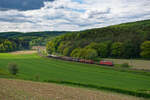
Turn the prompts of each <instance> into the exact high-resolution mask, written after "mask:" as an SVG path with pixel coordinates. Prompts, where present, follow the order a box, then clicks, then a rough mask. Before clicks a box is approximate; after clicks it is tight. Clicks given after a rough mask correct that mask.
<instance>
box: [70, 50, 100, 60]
mask: <svg viewBox="0 0 150 100" xmlns="http://www.w3.org/2000/svg"><path fill="white" fill-rule="evenodd" d="M71 56H72V57H76V58H83V59H94V58H95V57H97V56H98V54H97V51H96V50H95V49H91V48H83V49H80V48H76V49H74V50H73V51H72V53H71Z"/></svg>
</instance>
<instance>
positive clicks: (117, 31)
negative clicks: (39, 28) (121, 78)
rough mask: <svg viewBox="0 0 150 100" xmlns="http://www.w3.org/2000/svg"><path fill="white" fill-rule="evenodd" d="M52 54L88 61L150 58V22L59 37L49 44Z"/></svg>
mask: <svg viewBox="0 0 150 100" xmlns="http://www.w3.org/2000/svg"><path fill="white" fill-rule="evenodd" d="M47 51H48V53H49V54H57V55H64V56H72V57H77V58H84V59H94V58H96V57H103V58H105V57H111V58H141V57H142V58H148V59H149V58H150V20H144V21H137V22H130V23H124V24H120V25H113V26H108V27H104V28H96V29H89V30H84V31H79V32H73V33H68V34H64V35H61V36H57V37H56V38H54V39H53V40H51V41H50V42H48V43H47Z"/></svg>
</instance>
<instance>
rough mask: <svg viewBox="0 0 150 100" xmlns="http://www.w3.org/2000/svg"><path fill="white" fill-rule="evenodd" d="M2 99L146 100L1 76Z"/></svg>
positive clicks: (0, 97) (0, 96)
mask: <svg viewBox="0 0 150 100" xmlns="http://www.w3.org/2000/svg"><path fill="white" fill-rule="evenodd" d="M0 99H1V100H144V99H141V98H136V97H132V96H128V95H122V94H117V93H111V92H105V91H96V90H88V89H84V88H74V87H69V86H63V85H57V84H51V83H39V82H31V81H23V80H9V79H1V78H0Z"/></svg>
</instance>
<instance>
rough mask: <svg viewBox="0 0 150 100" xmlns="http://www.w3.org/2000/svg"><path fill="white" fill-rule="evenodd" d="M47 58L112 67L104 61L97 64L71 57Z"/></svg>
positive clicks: (109, 62)
mask: <svg viewBox="0 0 150 100" xmlns="http://www.w3.org/2000/svg"><path fill="white" fill-rule="evenodd" d="M48 57H50V58H55V59H61V60H66V61H74V62H80V63H86V64H97V65H106V66H114V64H113V62H112V61H106V60H103V61H99V62H94V61H93V60H87V59H79V58H72V57H67V56H56V55H48Z"/></svg>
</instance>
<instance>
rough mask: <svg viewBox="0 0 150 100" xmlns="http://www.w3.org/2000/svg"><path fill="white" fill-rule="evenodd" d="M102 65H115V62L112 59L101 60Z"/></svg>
mask: <svg viewBox="0 0 150 100" xmlns="http://www.w3.org/2000/svg"><path fill="white" fill-rule="evenodd" d="M99 64H100V65H107V66H113V65H114V64H113V62H112V61H100V62H99Z"/></svg>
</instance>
